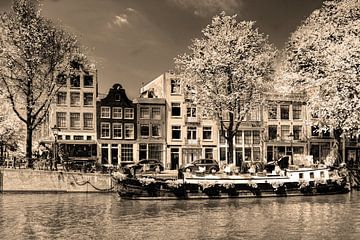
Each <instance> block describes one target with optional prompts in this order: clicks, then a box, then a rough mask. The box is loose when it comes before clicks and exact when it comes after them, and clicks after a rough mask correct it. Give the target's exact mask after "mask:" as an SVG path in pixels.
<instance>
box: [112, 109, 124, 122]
mask: <svg viewBox="0 0 360 240" xmlns="http://www.w3.org/2000/svg"><path fill="white" fill-rule="evenodd" d="M112 114H113V118H114V119H122V108H121V107H113V112H112Z"/></svg>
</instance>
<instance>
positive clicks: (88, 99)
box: [84, 93, 94, 106]
mask: <svg viewBox="0 0 360 240" xmlns="http://www.w3.org/2000/svg"><path fill="white" fill-rule="evenodd" d="M93 100H94V96H93V93H84V106H93V105H94V103H93Z"/></svg>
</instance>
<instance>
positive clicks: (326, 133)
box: [321, 129, 330, 138]
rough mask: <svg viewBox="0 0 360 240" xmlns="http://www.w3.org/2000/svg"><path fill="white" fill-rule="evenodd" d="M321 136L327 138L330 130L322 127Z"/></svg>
mask: <svg viewBox="0 0 360 240" xmlns="http://www.w3.org/2000/svg"><path fill="white" fill-rule="evenodd" d="M321 134H322V137H325V138H329V137H330V130H329V129H324V130H322V131H321Z"/></svg>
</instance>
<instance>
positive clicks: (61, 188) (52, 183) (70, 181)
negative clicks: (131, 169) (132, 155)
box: [0, 168, 114, 193]
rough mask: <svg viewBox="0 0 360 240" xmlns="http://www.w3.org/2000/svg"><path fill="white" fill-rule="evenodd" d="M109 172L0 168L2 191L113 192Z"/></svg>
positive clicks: (0, 187) (0, 188)
mask: <svg viewBox="0 0 360 240" xmlns="http://www.w3.org/2000/svg"><path fill="white" fill-rule="evenodd" d="M113 191H114V182H113V179H112V177H111V175H109V174H97V173H81V172H65V171H43V170H31V169H6V168H5V169H0V192H59V193H60V192H69V193H76V192H78V193H80V192H87V193H92V192H94V193H99V192H104V193H105V192H113Z"/></svg>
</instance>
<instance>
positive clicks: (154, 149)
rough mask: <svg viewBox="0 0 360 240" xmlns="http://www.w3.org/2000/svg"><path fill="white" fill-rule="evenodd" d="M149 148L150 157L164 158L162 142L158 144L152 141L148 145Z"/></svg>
mask: <svg viewBox="0 0 360 240" xmlns="http://www.w3.org/2000/svg"><path fill="white" fill-rule="evenodd" d="M148 148H149V154H148V155H149V158H150V159H158V160H160V161H161V160H162V145H161V144H156V143H151V144H149V146H148Z"/></svg>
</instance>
